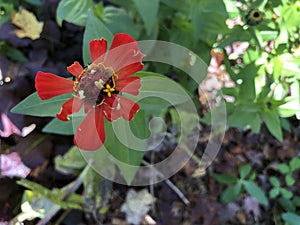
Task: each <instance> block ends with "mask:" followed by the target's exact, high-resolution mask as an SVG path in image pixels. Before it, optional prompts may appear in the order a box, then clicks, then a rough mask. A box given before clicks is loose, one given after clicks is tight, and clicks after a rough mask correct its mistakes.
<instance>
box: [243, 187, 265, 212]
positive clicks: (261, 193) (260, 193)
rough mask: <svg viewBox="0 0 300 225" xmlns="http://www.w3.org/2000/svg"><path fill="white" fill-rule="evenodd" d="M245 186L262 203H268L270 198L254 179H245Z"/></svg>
mask: <svg viewBox="0 0 300 225" xmlns="http://www.w3.org/2000/svg"><path fill="white" fill-rule="evenodd" d="M243 185H244V188H245V189H246V191H247V192H248V193H249V194H250V195H251V196H252V197H254V198H256V199H257V201H259V202H260V203H261V204H264V205H266V206H267V205H268V204H269V203H268V199H267V197H266V195H265V193H264V191H263V190H262V189H261V188H260V187H259V186H258V185H257V184H256V183H254V182H253V181H244V182H243Z"/></svg>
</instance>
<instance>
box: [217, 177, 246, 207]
mask: <svg viewBox="0 0 300 225" xmlns="http://www.w3.org/2000/svg"><path fill="white" fill-rule="evenodd" d="M241 191H242V184H241V183H240V182H238V183H236V184H235V185H233V186H230V187H228V188H226V189H225V190H224V191H223V193H222V195H221V201H222V202H223V203H228V202H231V201H232V200H234V199H236V198H237V197H238V196H239V195H240V194H241Z"/></svg>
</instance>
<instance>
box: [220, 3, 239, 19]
mask: <svg viewBox="0 0 300 225" xmlns="http://www.w3.org/2000/svg"><path fill="white" fill-rule="evenodd" d="M223 2H224V4H225V7H226V11H227V13H228V16H229V17H230V18H235V17H237V16H239V15H240V11H239V9H238V7H237V6H236V4H235V2H234V1H231V0H223Z"/></svg>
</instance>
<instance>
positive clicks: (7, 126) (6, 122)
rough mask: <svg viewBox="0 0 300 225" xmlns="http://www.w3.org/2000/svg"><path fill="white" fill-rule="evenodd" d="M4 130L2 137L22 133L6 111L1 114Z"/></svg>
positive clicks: (0, 134) (1, 131)
mask: <svg viewBox="0 0 300 225" xmlns="http://www.w3.org/2000/svg"><path fill="white" fill-rule="evenodd" d="M1 121H2V125H3V130H0V136H1V137H9V136H10V135H12V134H17V135H19V136H21V135H22V133H21V131H20V130H19V129H18V128H17V127H16V126H15V125H14V124H13V122H12V121H11V120H10V119H9V118H8V117H7V115H6V114H5V113H2V114H1Z"/></svg>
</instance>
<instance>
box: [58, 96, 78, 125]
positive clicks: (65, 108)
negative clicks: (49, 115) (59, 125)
mask: <svg viewBox="0 0 300 225" xmlns="http://www.w3.org/2000/svg"><path fill="white" fill-rule="evenodd" d="M82 105H83V101H82V100H80V99H79V98H77V97H73V98H70V99H69V100H67V101H66V102H65V103H64V104H63V105H62V106H61V110H60V113H59V114H56V117H57V118H58V119H60V120H62V121H68V120H69V118H68V115H70V114H73V113H76V112H78V111H79V110H80V108H81V106H82Z"/></svg>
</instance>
